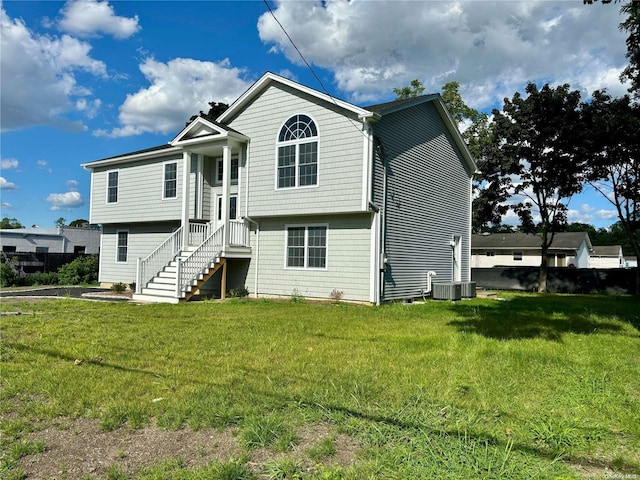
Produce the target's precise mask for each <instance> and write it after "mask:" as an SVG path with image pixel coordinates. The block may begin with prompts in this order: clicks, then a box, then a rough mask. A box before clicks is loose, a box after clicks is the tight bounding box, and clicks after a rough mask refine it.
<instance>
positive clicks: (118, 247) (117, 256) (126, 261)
mask: <svg viewBox="0 0 640 480" xmlns="http://www.w3.org/2000/svg"><path fill="white" fill-rule="evenodd" d="M121 233H126V234H127V245H126V246H125V247H124V248H126V249H127V250H126V256H127V259H126V260H124V261H122V260H120V248H121V246H120V234H121ZM116 263H129V230H116Z"/></svg>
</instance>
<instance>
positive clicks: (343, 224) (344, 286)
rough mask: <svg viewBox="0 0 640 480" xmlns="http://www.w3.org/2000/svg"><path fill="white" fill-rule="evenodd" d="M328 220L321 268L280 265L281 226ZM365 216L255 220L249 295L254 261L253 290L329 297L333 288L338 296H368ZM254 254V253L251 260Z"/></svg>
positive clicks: (368, 248) (282, 259) (368, 232)
mask: <svg viewBox="0 0 640 480" xmlns="http://www.w3.org/2000/svg"><path fill="white" fill-rule="evenodd" d="M312 224H313V225H319V224H324V225H328V230H327V268H326V270H319V269H318V270H314V269H306V270H294V269H287V268H285V266H284V265H285V225H299V226H304V225H312ZM370 224H371V215H370V214H359V215H336V216H331V217H329V216H313V217H295V218H287V219H286V220H277V219H269V220H263V221H261V222H260V246H259V253H258V247H257V239H256V238H255V235H256V233H255V232H252V237H253V238H252V239H251V244H252V246H253V250H252V253H253V259H252V260H251V264H250V266H249V272H248V275H247V285H246V286H247V288H248V289H249V291H250V292H251V294H252V295H255V293H256V292H255V272H256V263H257V262H259V266H258V294H262V295H279V296H280V295H281V296H289V295H292V293H293V292H294V291H297V292H298V293H299V294H300V295H302V296H304V297H310V298H330V296H331V292H332V291H333V290H334V289H337V290H339V291H342V292H343V295H344V296H343V299H344V300H352V301H365V302H367V301H369V299H370V292H369V288H370V270H369V269H370V254H371V237H370V235H371V230H370ZM256 255H259V258H258V259H256Z"/></svg>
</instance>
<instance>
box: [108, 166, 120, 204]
mask: <svg viewBox="0 0 640 480" xmlns="http://www.w3.org/2000/svg"><path fill="white" fill-rule="evenodd" d="M107 203H118V171H117V170H114V171H111V172H109V173H108V174H107Z"/></svg>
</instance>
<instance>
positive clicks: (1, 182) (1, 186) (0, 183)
mask: <svg viewBox="0 0 640 480" xmlns="http://www.w3.org/2000/svg"><path fill="white" fill-rule="evenodd" d="M16 188H18V186H17V185H16V184H15V183H12V182H10V181H9V180H7V179H6V178H4V177H0V190H15V189H16Z"/></svg>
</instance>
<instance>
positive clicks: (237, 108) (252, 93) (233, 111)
mask: <svg viewBox="0 0 640 480" xmlns="http://www.w3.org/2000/svg"><path fill="white" fill-rule="evenodd" d="M274 83H279V84H282V85H286V86H288V87H290V88H293V89H296V90H298V91H300V92H303V93H306V94H307V95H311V96H312V97H315V98H317V99H318V100H322V101H324V102H328V103H331V104H333V105H337V106H338V107H340V108H344V109H345V110H348V111H350V112H353V113H355V114H356V115H358V116H360V117H362V118H375V117H376V115H375V113H374V112H372V111H370V110H367V109H364V108H360V107H357V106H355V105H353V104H351V103H349V102H345V101H344V100H339V99H337V98H335V97H332V96H331V95H327V94H326V93H322V92H319V91H318V90H314V89H313V88H310V87H307V86H305V85H302V84H300V83H298V82H294V81H293V80H289V79H288V78H284V77H281V76H280V75H276V74H275V73H271V72H267V73H265V74H264V75H263V76H262V77H260V79H259V80H258V81H257V82H256V83H254V84H253V85H251V87H249V89H248V90H247V91H246V92H244V93H243V94H242V95H240V97H239V98H238V99H237V100H236V101H235V102H233V103H232V104H231V106H230V107H229V108H228V109H227V110H225V111H224V112H223V113H222V115H220V116H219V117H218V118H217V119H216V121H217V122H219V123H228V122H230V121H231V120H232V119H233V118H235V117H236V116H237V115H238V114H239V113H240V112H241V111H242V110H243V109H244V107H245V106H246V105H247V104H248V103H249V102H251V101H252V100H253V99H254V98H256V97H258V96H259V95H260V94H261V93H262V92H263V91H264V90H265V89H266V88H267V87H269V85H272V84H274Z"/></svg>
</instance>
